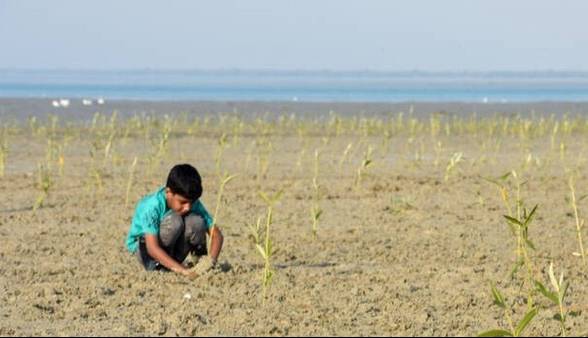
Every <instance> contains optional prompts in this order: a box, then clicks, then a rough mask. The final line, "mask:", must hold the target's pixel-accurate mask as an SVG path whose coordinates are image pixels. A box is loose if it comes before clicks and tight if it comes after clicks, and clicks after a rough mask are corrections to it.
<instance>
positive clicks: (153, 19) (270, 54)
mask: <svg viewBox="0 0 588 338" xmlns="http://www.w3.org/2000/svg"><path fill="white" fill-rule="evenodd" d="M586 13H588V1H580V0H571V1H565V0H562V1H544V0H535V1H532V0H517V1H512V0H511V1H505V0H495V1H473V0H469V1H466V0H463V1H456V0H446V1H435V0H430V1H423V0H417V1H393V0H387V1H384V0H382V1H369V0H365V1H350V0H348V1H320V0H314V1H310V0H297V1H281V0H249V1H236V0H235V1H222V0H218V1H150V0H144V1H136V0H125V1H114V0H101V1H74V0H68V1H65V0H54V1H41V0H39V1H28V0H14V1H13V0H0V46H2V48H1V52H0V68H33V69H48V68H49V69H52V68H67V69H136V68H139V69H143V68H152V69H186V68H189V69H234V68H237V69H283V70H297V69H303V70H325V69H326V70H375V71H378V70H382V71H385V70H392V71H394V70H414V69H418V70H428V71H447V70H449V71H462V70H470V71H475V70H481V71H488V70H514V71H517V70H582V71H587V70H588V66H587V65H586V63H587V61H586V60H588V25H587V24H586V19H585V15H586Z"/></svg>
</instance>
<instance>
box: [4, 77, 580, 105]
mask: <svg viewBox="0 0 588 338" xmlns="http://www.w3.org/2000/svg"><path fill="white" fill-rule="evenodd" d="M0 97H2V98H65V99H73V98H81V99H84V98H87V99H98V98H102V99H109V100H141V101H142V100H147V101H294V102H296V101H300V102H481V103H513V102H516V103H521V102H550V101H551V102H586V101H588V72H573V71H566V72H561V71H541V72H505V71H503V72H500V71H494V72H425V71H404V72H377V71H304V70H303V71H279V70H153V69H141V70H63V69H59V70H56V69H51V70H29V69H27V70H23V69H18V70H15V69H0Z"/></svg>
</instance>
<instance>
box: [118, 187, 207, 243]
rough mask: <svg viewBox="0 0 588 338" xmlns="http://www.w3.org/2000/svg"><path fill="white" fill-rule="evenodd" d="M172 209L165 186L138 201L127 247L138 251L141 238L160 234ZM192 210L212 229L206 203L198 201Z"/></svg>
mask: <svg viewBox="0 0 588 338" xmlns="http://www.w3.org/2000/svg"><path fill="white" fill-rule="evenodd" d="M170 210H171V209H170V208H168V207H167V203H166V200H165V187H162V188H160V189H159V190H157V191H156V192H154V193H152V194H149V195H147V196H145V197H143V199H141V200H140V201H139V203H137V208H136V209H135V215H134V216H133V220H132V222H131V229H130V230H129V235H128V236H127V241H126V244H127V249H128V250H129V251H130V252H136V251H137V248H138V247H139V238H141V236H143V235H145V234H150V235H158V234H159V224H161V221H162V220H163V217H164V216H165V214H166V213H167V212H168V211H170ZM191 211H192V212H193V213H195V214H197V215H199V216H201V217H202V218H203V219H204V222H205V223H206V226H207V227H208V228H209V229H210V227H211V225H212V217H210V215H209V214H208V211H206V208H205V207H204V205H203V204H202V203H201V202H200V201H197V202H195V203H193V204H192V209H191Z"/></svg>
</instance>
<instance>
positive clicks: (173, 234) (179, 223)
mask: <svg viewBox="0 0 588 338" xmlns="http://www.w3.org/2000/svg"><path fill="white" fill-rule="evenodd" d="M183 229H184V220H183V219H182V216H180V215H178V214H176V213H175V212H168V213H167V214H166V215H165V216H164V217H163V219H162V220H161V224H160V225H159V239H160V240H161V242H162V243H163V244H164V245H169V244H171V243H173V242H175V240H176V239H177V238H178V236H179V235H180V234H181V233H182V231H183Z"/></svg>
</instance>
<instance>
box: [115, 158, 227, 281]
mask: <svg viewBox="0 0 588 338" xmlns="http://www.w3.org/2000/svg"><path fill="white" fill-rule="evenodd" d="M200 196H202V179H201V178H200V174H199V173H198V171H197V170H196V169H195V168H194V167H193V166H191V165H189V164H179V165H176V166H174V167H173V168H172V169H171V171H170V173H169V175H168V178H167V184H166V186H165V187H162V188H160V189H158V190H157V191H155V192H154V193H152V194H150V195H147V196H145V197H144V198H143V199H141V201H139V203H138V204H137V208H136V209H135V215H134V216H133V220H132V223H131V228H130V230H129V234H128V236H127V240H126V245H127V249H128V250H129V251H130V252H131V253H133V254H135V255H136V256H137V258H138V259H139V262H140V263H141V264H142V265H143V267H145V269H146V270H149V271H153V270H171V271H173V272H176V273H179V274H182V275H185V276H188V277H196V276H199V275H202V274H205V273H206V272H207V271H209V270H211V269H213V268H214V267H215V265H216V262H217V259H218V256H219V254H220V251H221V248H222V245H223V235H222V233H221V231H220V230H219V229H218V227H214V228H213V229H212V230H211V229H210V228H211V225H212V218H211V217H210V215H209V214H208V212H207V211H206V209H205V208H204V205H203V204H202V203H201V202H200V201H199V199H200ZM206 234H208V235H209V236H210V237H211V241H210V255H207V253H208V252H207V248H206ZM189 254H192V256H193V257H195V258H196V259H197V260H198V263H197V264H196V265H195V266H194V267H193V268H191V269H188V268H186V267H185V266H184V265H183V264H182V263H183V262H184V260H185V259H186V258H187V257H188V255H189Z"/></svg>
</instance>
